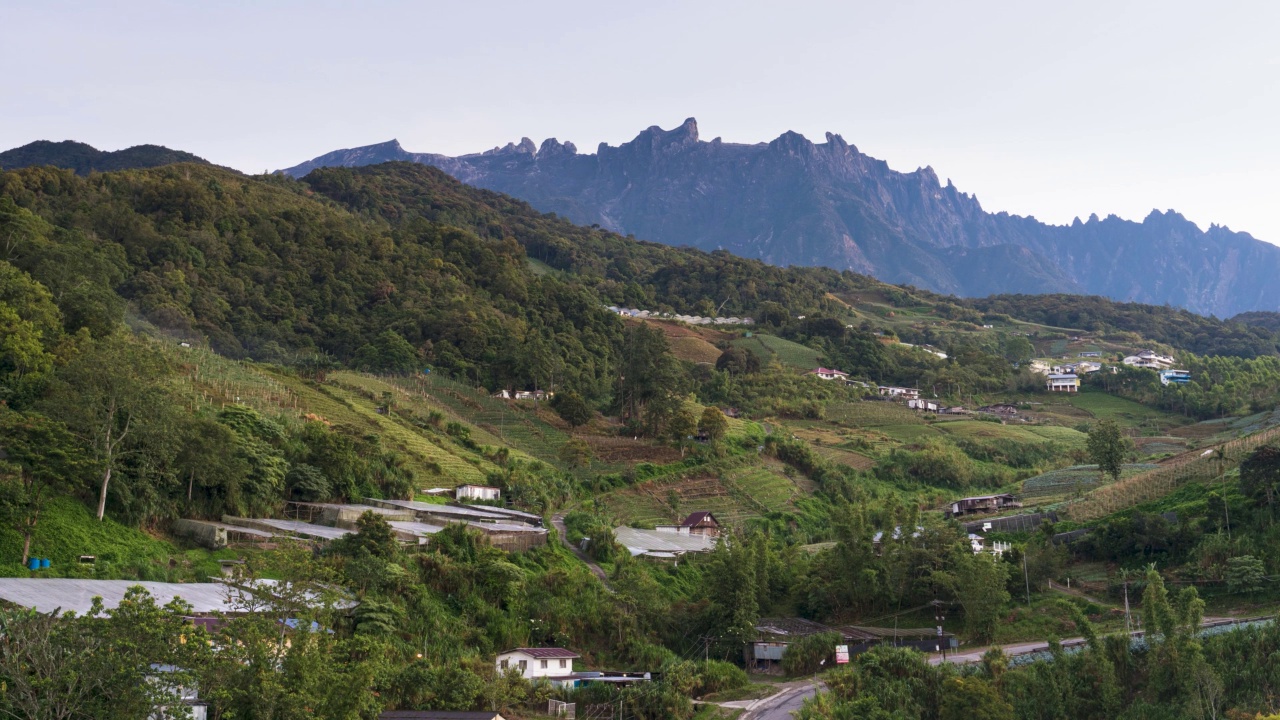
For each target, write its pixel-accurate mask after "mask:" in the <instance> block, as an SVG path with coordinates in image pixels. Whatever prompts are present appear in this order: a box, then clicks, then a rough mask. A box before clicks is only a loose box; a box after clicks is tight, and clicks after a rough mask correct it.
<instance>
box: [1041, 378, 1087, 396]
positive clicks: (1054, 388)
mask: <svg viewBox="0 0 1280 720" xmlns="http://www.w3.org/2000/svg"><path fill="white" fill-rule="evenodd" d="M1045 387H1047V388H1048V390H1049V392H1079V390H1080V378H1079V377H1078V376H1076V375H1073V374H1066V375H1050V376H1049V381H1048V382H1047V383H1045Z"/></svg>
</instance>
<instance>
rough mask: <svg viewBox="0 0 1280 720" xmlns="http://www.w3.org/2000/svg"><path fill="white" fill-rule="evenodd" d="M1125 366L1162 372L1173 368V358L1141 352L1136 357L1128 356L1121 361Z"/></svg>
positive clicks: (1148, 351)
mask: <svg viewBox="0 0 1280 720" xmlns="http://www.w3.org/2000/svg"><path fill="white" fill-rule="evenodd" d="M1123 362H1124V364H1125V365H1129V366H1132V367H1138V368H1146V369H1148V370H1164V369H1166V368H1170V367H1173V358H1171V357H1169V356H1168V355H1161V354H1159V353H1154V352H1151V351H1150V350H1143V351H1142V352H1140V353H1138V354H1137V355H1130V356H1129V357H1127V358H1125V359H1124V360H1123Z"/></svg>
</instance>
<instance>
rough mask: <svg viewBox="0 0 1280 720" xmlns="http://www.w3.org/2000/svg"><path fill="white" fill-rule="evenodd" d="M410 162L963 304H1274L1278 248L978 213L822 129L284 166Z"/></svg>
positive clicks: (384, 151) (1162, 229) (608, 220)
mask: <svg viewBox="0 0 1280 720" xmlns="http://www.w3.org/2000/svg"><path fill="white" fill-rule="evenodd" d="M390 160H406V161H411V162H420V163H425V164H428V165H434V166H436V167H439V168H440V169H441V170H444V171H445V172H447V173H449V174H451V175H453V176H454V177H456V178H458V179H459V180H462V181H463V182H467V183H470V184H473V185H477V186H480V187H484V188H488V189H491V190H497V191H499V192H504V193H507V194H510V195H514V196H515V197H518V198H521V199H523V200H526V201H528V202H529V203H531V204H532V205H533V206H534V207H537V208H539V209H540V210H543V211H545V212H555V213H557V214H559V215H562V216H564V217H566V218H568V219H570V220H572V221H574V222H577V223H580V224H586V225H590V224H599V225H602V226H604V227H607V228H609V229H611V230H615V231H617V232H621V233H631V234H634V235H635V236H637V237H640V238H644V239H647V240H656V241H659V242H664V243H668V244H672V245H691V246H694V247H698V248H702V249H706V250H714V249H719V248H723V249H726V250H729V251H731V252H733V253H735V254H738V255H742V256H745V257H752V258H759V259H761V260H764V261H766V262H770V263H775V264H779V265H822V266H828V267H833V268H838V269H849V270H855V271H857V272H861V273H866V274H870V275H874V276H876V277H878V278H880V279H883V280H886V281H889V282H894V283H909V284H913V285H917V286H920V287H924V288H928V289H930V290H935V291H940V292H948V293H955V294H958V295H967V296H981V295H987V294H992V293H1050V292H1073V293H1080V292H1083V293H1090V294H1099V295H1106V296H1108V297H1112V298H1116V299H1121V300H1133V301H1140V302H1146V303H1156V304H1163V303H1169V304H1173V305H1179V306H1182V307H1186V308H1189V309H1191V310H1194V311H1196V312H1201V313H1213V314H1216V315H1219V316H1229V315H1232V314H1235V313H1237V312H1242V311H1246V310H1275V309H1280V282H1276V281H1275V279H1276V278H1280V248H1277V247H1275V246H1272V245H1269V244H1267V243H1263V242H1260V241H1258V240H1255V239H1254V238H1253V237H1251V236H1249V235H1248V234H1246V233H1234V232H1231V231H1230V230H1228V229H1226V228H1222V227H1217V226H1214V227H1211V228H1210V229H1209V230H1208V231H1207V232H1204V231H1201V230H1199V229H1198V228H1197V227H1196V226H1195V225H1194V224H1193V223H1191V222H1189V221H1187V220H1186V219H1185V218H1183V217H1182V216H1180V215H1178V214H1177V213H1174V212H1172V211H1170V212H1167V213H1160V212H1153V213H1152V214H1151V215H1150V216H1148V217H1147V218H1146V219H1145V220H1143V221H1142V222H1141V223H1136V222H1130V221H1126V220H1121V219H1119V218H1117V217H1114V216H1112V217H1108V218H1106V219H1099V218H1097V217H1096V216H1094V217H1091V218H1090V219H1089V220H1088V221H1087V222H1080V221H1079V220H1077V221H1076V222H1075V223H1073V224H1071V225H1069V226H1053V225H1046V224H1044V223H1041V222H1039V221H1037V220H1036V219H1035V218H1031V217H1019V216H1015V215H1009V214H1007V213H988V212H986V211H984V210H983V209H982V206H981V205H980V204H979V202H978V200H977V198H976V197H974V196H972V195H969V194H967V193H963V192H960V191H959V190H957V189H956V188H955V186H953V185H952V184H951V183H950V181H948V182H947V183H946V184H945V185H943V184H942V183H941V182H940V181H939V179H938V176H937V174H936V173H934V171H933V169H932V168H928V167H925V168H921V169H918V170H916V171H915V172H910V173H900V172H896V171H894V170H891V169H890V168H889V166H888V164H887V163H885V162H884V161H883V160H877V159H875V158H872V157H870V156H868V155H865V154H863V153H861V152H859V151H858V149H857V148H856V147H855V146H853V145H850V144H848V143H847V142H845V141H844V139H843V138H841V137H840V136H839V135H834V134H831V133H828V134H827V136H826V142H825V143H814V142H811V141H810V140H808V139H806V138H804V137H803V136H801V135H799V134H797V133H794V132H787V133H784V134H783V135H781V136H780V137H778V138H777V139H775V140H773V141H772V142H769V143H759V144H755V145H743V144H734V143H725V142H722V141H721V140H720V138H715V139H713V140H711V141H705V140H702V139H701V138H700V137H699V135H698V126H697V122H696V121H695V120H693V119H692V118H690V119H688V120H686V121H685V122H684V123H683V124H681V125H680V126H678V127H676V128H675V129H672V130H663V129H661V128H659V127H656V126H654V127H650V128H648V129H646V130H644V131H643V132H641V133H640V134H639V135H638V136H636V138H635V139H634V140H632V141H631V142H628V143H623V144H622V145H620V146H618V147H611V146H609V145H606V144H603V143H602V144H601V145H600V147H599V148H598V149H597V150H596V153H595V154H594V155H592V154H580V153H578V151H577V148H576V147H574V145H573V144H572V143H561V142H559V141H557V140H556V139H554V138H552V139H548V140H546V141H544V142H543V143H542V144H541V145H540V146H535V145H534V143H533V142H532V141H531V140H529V139H528V138H524V139H522V140H521V142H520V143H518V144H517V143H508V144H507V145H506V146H505V147H498V148H494V149H492V150H489V151H487V152H483V153H478V154H474V155H464V156H461V157H447V156H443V155H433V154H426V153H410V152H407V151H405V150H404V149H403V148H401V147H400V145H399V143H397V142H395V141H394V140H393V141H391V142H389V143H382V144H380V145H370V146H367V147H363V148H355V149H352V150H339V151H337V152H333V153H329V154H328V155H323V156H321V157H319V158H316V159H315V160H312V161H310V162H307V163H303V164H301V165H298V166H296V167H293V168H289V169H288V170H285V171H284V172H286V173H288V174H290V175H293V176H302V175H305V174H306V173H307V172H310V171H311V170H312V169H315V168H317V167H324V166H330V165H348V166H352V165H367V164H374V163H379V162H386V161H390Z"/></svg>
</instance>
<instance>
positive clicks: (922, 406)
mask: <svg viewBox="0 0 1280 720" xmlns="http://www.w3.org/2000/svg"><path fill="white" fill-rule="evenodd" d="M907 407H909V408H911V409H912V410H924V411H925V412H938V403H936V402H933V401H932V400H920V399H919V398H915V399H911V400H908V401H907Z"/></svg>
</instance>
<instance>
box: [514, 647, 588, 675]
mask: <svg viewBox="0 0 1280 720" xmlns="http://www.w3.org/2000/svg"><path fill="white" fill-rule="evenodd" d="M579 657H581V655H578V653H576V652H573V651H572V650H565V649H563V648H516V649H514V650H508V651H506V652H504V653H499V654H498V660H497V668H498V672H506V670H507V669H508V668H519V670H520V676H521V677H523V678H524V679H525V680H536V679H538V678H548V679H551V680H554V679H555V678H567V677H568V676H569V675H572V674H573V661H574V660H576V659H578V658H579Z"/></svg>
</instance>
